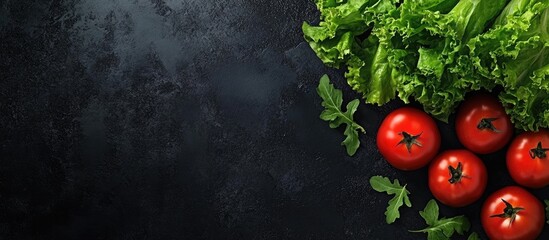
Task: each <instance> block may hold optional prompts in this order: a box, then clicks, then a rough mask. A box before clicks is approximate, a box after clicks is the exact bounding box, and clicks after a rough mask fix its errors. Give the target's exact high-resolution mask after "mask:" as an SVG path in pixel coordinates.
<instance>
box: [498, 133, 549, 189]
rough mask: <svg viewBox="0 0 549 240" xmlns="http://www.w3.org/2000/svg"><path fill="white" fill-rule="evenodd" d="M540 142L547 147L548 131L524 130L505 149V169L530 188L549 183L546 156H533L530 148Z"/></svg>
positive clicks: (548, 158)
mask: <svg viewBox="0 0 549 240" xmlns="http://www.w3.org/2000/svg"><path fill="white" fill-rule="evenodd" d="M540 142H541V146H542V148H549V131H548V130H540V131H538V132H524V133H522V134H520V135H519V136H517V137H516V138H515V139H514V140H513V142H512V143H511V145H510V146H509V149H508V150H507V169H508V170H509V174H510V175H511V177H512V178H513V180H515V182H517V183H518V184H520V185H522V186H525V187H530V188H542V187H545V186H547V185H549V151H547V154H548V156H545V157H542V158H539V157H534V158H532V156H531V155H530V154H532V152H531V150H533V149H535V148H536V147H537V145H538V143H540Z"/></svg>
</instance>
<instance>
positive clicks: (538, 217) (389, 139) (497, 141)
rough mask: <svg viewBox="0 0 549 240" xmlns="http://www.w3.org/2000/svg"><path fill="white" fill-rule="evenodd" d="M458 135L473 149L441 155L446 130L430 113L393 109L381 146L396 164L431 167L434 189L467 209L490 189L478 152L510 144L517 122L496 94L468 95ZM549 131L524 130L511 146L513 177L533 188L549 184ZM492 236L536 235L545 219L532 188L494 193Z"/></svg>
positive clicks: (487, 209)
mask: <svg viewBox="0 0 549 240" xmlns="http://www.w3.org/2000/svg"><path fill="white" fill-rule="evenodd" d="M455 129H456V134H457V136H458V139H459V141H460V142H461V143H462V145H463V146H465V148H467V149H457V150H447V151H444V152H442V153H439V152H438V151H439V147H440V141H441V139H440V133H439V130H438V128H437V126H436V124H435V122H434V120H433V119H432V118H431V117H430V116H429V115H427V114H426V113H425V112H423V111H421V110H418V109H415V108H409V107H404V108H400V109H397V110H395V111H393V112H392V113H390V114H389V115H388V116H387V117H386V118H385V119H384V120H383V122H382V124H381V126H380V128H379V131H378V134H377V146H378V148H379V151H380V152H381V154H382V155H383V156H384V158H385V159H386V160H387V161H388V162H389V163H390V164H391V165H392V166H393V167H395V168H397V169H401V170H416V169H419V168H421V167H424V166H426V165H427V164H429V163H430V165H429V170H428V174H429V178H428V179H429V180H428V181H429V189H430V190H431V193H432V194H433V196H434V197H435V198H436V199H438V200H439V201H440V202H441V203H443V204H445V205H448V206H451V207H463V206H467V205H469V204H471V203H473V202H475V201H477V200H478V199H479V198H480V197H481V196H482V194H483V193H484V190H485V189H486V184H487V179H488V173H487V169H486V167H485V165H484V163H483V161H482V160H481V159H480V158H479V157H478V156H477V155H476V154H488V153H493V152H495V151H498V150H500V149H502V148H503V147H505V146H506V145H507V144H508V142H509V141H510V140H511V138H512V136H513V131H514V129H513V126H512V124H511V121H510V120H509V116H507V114H506V113H505V110H504V108H503V106H502V105H501V103H500V102H499V101H498V99H497V98H495V97H494V96H492V95H489V94H484V93H477V94H476V95H473V96H471V97H470V98H468V99H467V100H466V101H465V102H464V103H463V104H462V105H461V106H460V108H459V110H458V113H457V116H456V126H455ZM547 151H549V131H546V130H540V131H537V132H524V133H522V134H520V135H518V136H517V137H515V138H514V139H513V140H512V142H511V144H510V145H509V148H508V150H507V156H506V158H507V159H506V162H507V169H508V171H509V173H510V175H511V177H512V178H513V180H514V181H515V182H516V183H518V184H519V185H522V186H525V187H528V188H541V187H545V186H547V185H549V157H548V156H547ZM480 217H481V222H482V226H483V228H484V230H485V232H486V234H487V235H488V237H489V238H490V239H535V238H536V237H537V236H539V234H540V233H541V231H542V229H543V224H544V221H545V214H544V208H543V205H542V203H541V202H540V200H538V199H537V198H536V197H535V196H534V195H532V194H531V193H529V192H528V191H527V190H525V189H523V188H521V187H518V186H509V187H505V188H502V189H500V190H498V191H496V192H494V193H492V194H491V195H490V196H489V197H488V198H487V199H486V200H485V202H484V205H483V206H482V211H481V215H480Z"/></svg>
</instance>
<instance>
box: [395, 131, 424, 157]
mask: <svg viewBox="0 0 549 240" xmlns="http://www.w3.org/2000/svg"><path fill="white" fill-rule="evenodd" d="M422 133H423V132H421V133H420V134H418V135H411V134H409V133H407V132H404V131H403V132H400V133H399V135H402V140H400V142H398V143H397V146H398V145H400V144H405V145H406V149H408V153H411V152H412V145H414V144H415V145H417V146H419V147H422V145H421V142H419V141H418V140H417V139H418V138H419V136H421V134H422Z"/></svg>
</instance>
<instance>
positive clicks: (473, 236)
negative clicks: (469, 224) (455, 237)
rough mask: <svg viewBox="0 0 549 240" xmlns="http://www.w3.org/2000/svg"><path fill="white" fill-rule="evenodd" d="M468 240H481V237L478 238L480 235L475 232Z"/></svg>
mask: <svg viewBox="0 0 549 240" xmlns="http://www.w3.org/2000/svg"><path fill="white" fill-rule="evenodd" d="M467 240H480V237H479V236H478V234H477V233H476V232H473V233H471V235H469V237H468V238H467Z"/></svg>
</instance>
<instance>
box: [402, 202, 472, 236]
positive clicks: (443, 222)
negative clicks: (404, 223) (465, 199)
mask: <svg viewBox="0 0 549 240" xmlns="http://www.w3.org/2000/svg"><path fill="white" fill-rule="evenodd" d="M438 210H439V209H438V204H437V202H436V201H435V200H431V201H429V202H428V203H427V206H425V209H424V210H423V211H420V212H419V215H421V217H423V219H425V223H427V225H429V226H428V227H426V228H424V229H421V230H414V231H410V232H422V233H427V239H429V240H449V239H450V238H451V237H452V235H453V234H454V232H457V233H458V234H459V235H463V234H464V233H465V232H467V231H469V228H470V227H471V224H470V223H469V220H468V219H467V218H466V217H465V216H463V215H461V216H457V217H452V218H444V217H443V218H441V219H438Z"/></svg>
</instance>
